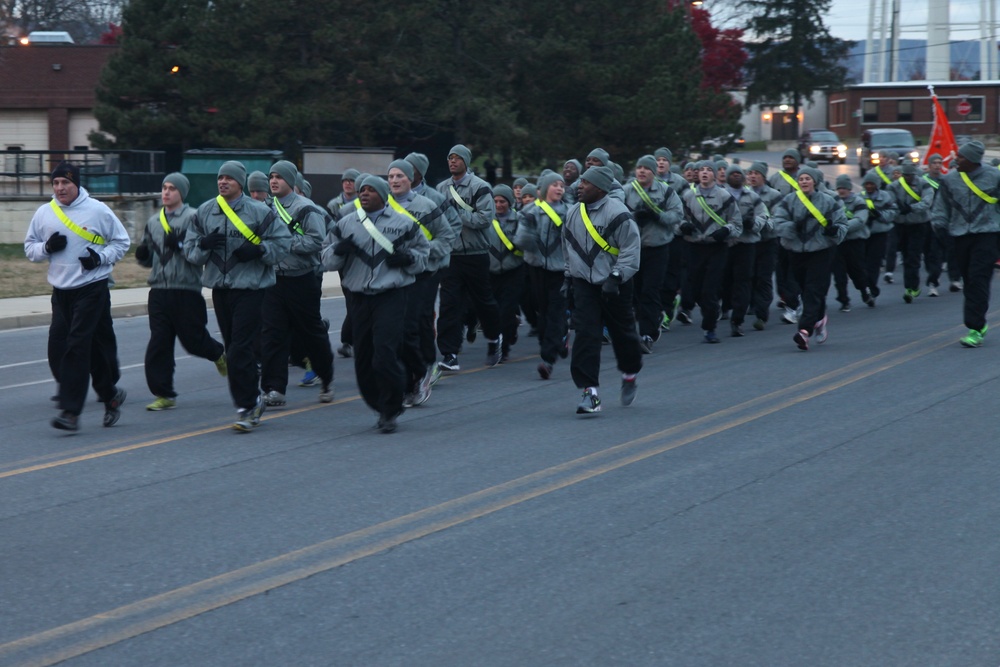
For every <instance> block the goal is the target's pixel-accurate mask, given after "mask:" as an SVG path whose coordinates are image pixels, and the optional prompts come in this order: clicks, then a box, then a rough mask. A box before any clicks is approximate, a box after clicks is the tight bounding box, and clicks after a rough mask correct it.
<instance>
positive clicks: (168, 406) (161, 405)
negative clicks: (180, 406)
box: [146, 396, 177, 412]
mask: <svg viewBox="0 0 1000 667" xmlns="http://www.w3.org/2000/svg"><path fill="white" fill-rule="evenodd" d="M176 407H177V401H176V400H174V399H172V398H167V397H166V396H157V397H156V400H155V401H153V402H152V403H150V404H149V405H147V406H146V409H147V410H149V411H150V412H159V411H160V410H173V409H174V408H176Z"/></svg>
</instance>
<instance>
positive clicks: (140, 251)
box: [135, 243, 152, 262]
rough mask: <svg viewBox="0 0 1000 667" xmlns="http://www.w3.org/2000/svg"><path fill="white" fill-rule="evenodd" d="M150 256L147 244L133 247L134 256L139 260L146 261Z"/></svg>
mask: <svg viewBox="0 0 1000 667" xmlns="http://www.w3.org/2000/svg"><path fill="white" fill-rule="evenodd" d="M151 256H152V253H151V252H149V246H148V245H146V244H145V243H143V244H141V245H140V246H139V247H137V248H136V249H135V258H136V259H137V260H138V261H140V262H148V261H149V258H150V257H151Z"/></svg>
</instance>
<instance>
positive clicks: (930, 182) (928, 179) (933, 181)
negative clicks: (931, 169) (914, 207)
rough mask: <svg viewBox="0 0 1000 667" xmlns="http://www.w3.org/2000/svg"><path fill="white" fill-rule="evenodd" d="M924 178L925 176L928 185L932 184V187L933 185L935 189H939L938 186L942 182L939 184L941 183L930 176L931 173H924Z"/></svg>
mask: <svg viewBox="0 0 1000 667" xmlns="http://www.w3.org/2000/svg"><path fill="white" fill-rule="evenodd" d="M922 178H923V179H924V180H925V181H927V185H929V186H931V187H932V188H934V189H935V190H937V189H938V187H939V185H940V184H939V183H938V182H937V181H935V180H934V179H933V178H931V177H930V176H929V175H927V174H924V175H923V177H922Z"/></svg>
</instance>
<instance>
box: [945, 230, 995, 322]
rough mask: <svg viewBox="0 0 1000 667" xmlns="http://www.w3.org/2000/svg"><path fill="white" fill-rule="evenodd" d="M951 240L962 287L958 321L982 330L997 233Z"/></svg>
mask: <svg viewBox="0 0 1000 667" xmlns="http://www.w3.org/2000/svg"><path fill="white" fill-rule="evenodd" d="M954 239H955V259H956V262H957V263H958V267H959V270H960V271H961V272H962V281H963V282H964V284H965V287H964V296H965V301H964V303H963V306H962V318H963V321H964V322H965V326H967V327H969V328H970V329H975V330H977V331H982V329H983V327H984V326H986V311H988V310H989V309H990V281H991V280H992V279H993V270H994V269H993V265H994V262H996V260H997V241H998V239H1000V234H997V233H996V232H989V233H986V234H966V235H965V236H956V237H954Z"/></svg>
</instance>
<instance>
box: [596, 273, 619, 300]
mask: <svg viewBox="0 0 1000 667" xmlns="http://www.w3.org/2000/svg"><path fill="white" fill-rule="evenodd" d="M621 284H622V277H621V275H619V274H617V273H612V274H611V275H610V276H608V279H607V280H605V281H604V284H603V285H601V292H602V293H603V294H604V296H618V287H619V286H620V285H621Z"/></svg>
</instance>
